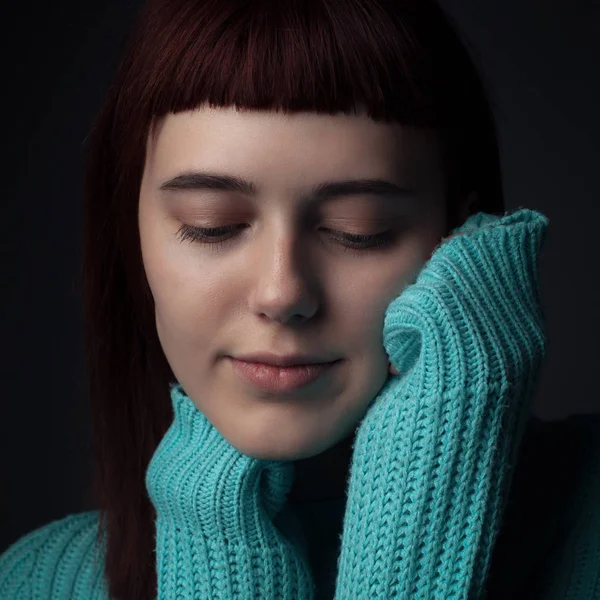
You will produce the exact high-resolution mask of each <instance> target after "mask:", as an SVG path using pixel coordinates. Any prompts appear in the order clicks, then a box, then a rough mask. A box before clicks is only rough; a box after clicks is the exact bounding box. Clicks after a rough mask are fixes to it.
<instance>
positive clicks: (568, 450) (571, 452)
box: [487, 414, 600, 600]
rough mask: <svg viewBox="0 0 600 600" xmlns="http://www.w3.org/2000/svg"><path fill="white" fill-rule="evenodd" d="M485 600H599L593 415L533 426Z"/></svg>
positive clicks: (598, 479) (599, 483)
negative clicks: (513, 599)
mask: <svg viewBox="0 0 600 600" xmlns="http://www.w3.org/2000/svg"><path fill="white" fill-rule="evenodd" d="M487 592H488V595H487V600H505V599H506V598H527V599H528V600H598V599H599V598H600V415H598V414H578V415H571V416H570V417H567V418H565V419H562V420H558V421H543V420H538V419H535V418H534V419H532V420H531V422H530V427H529V431H528V434H527V436H526V437H525V439H524V442H523V451H522V453H521V456H520V458H519V462H518V465H517V469H516V473H515V477H514V482H513V485H512V488H511V492H510V499H509V503H508V506H507V509H506V511H505V516H504V522H503V527H502V530H501V531H500V535H499V536H498V541H497V543H496V545H495V547H494V558H493V560H492V570H491V573H490V576H489V577H488V580H487Z"/></svg>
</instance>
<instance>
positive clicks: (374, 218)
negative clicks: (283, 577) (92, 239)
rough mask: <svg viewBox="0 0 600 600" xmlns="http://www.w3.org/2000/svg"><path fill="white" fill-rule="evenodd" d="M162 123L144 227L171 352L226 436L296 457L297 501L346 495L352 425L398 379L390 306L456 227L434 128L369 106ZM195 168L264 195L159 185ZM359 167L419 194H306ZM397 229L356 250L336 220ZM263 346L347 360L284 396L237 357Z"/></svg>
mask: <svg viewBox="0 0 600 600" xmlns="http://www.w3.org/2000/svg"><path fill="white" fill-rule="evenodd" d="M155 125H156V127H155V128H154V129H153V130H152V132H151V134H150V135H149V137H148V144H147V152H146V163H145V168H144V173H143V178H142V183H141V187H140V195H139V228H140V238H141V247H142V257H143V262H144V268H145V272H146V276H147V278H148V282H149V285H150V289H151V290H152V294H153V297H154V301H155V315H156V327H157V331H158V335H159V338H160V341H161V344H162V347H163V350H164V352H165V355H166V357H167V360H168V361H169V363H170V365H171V368H172V370H173V372H174V374H175V376H176V377H177V380H178V381H179V382H180V383H181V384H182V386H183V388H184V389H185V391H186V393H187V394H188V395H189V397H190V398H191V399H192V401H193V402H194V403H195V404H196V406H197V407H198V409H199V410H200V411H201V412H202V413H203V414H204V415H205V416H206V417H207V418H208V419H209V420H210V421H211V423H212V424H213V425H214V426H215V428H216V429H217V430H218V431H219V432H220V433H221V434H222V435H223V436H224V438H225V439H227V441H228V442H229V443H230V444H231V445H233V446H234V447H235V448H237V449H238V450H239V451H241V452H243V453H245V454H248V455H250V456H253V457H256V458H261V459H272V460H292V461H295V464H296V479H295V482H294V488H293V490H292V494H291V498H293V499H296V500H298V501H300V500H306V499H316V498H329V497H335V496H338V495H339V494H340V493H343V490H344V488H345V481H346V474H347V468H348V464H349V459H350V456H351V444H352V440H353V436H354V431H355V429H356V427H357V425H358V424H359V422H360V420H361V419H362V417H363V416H364V414H365V412H366V409H367V407H368V405H369V403H370V402H371V400H372V399H373V398H374V397H375V396H376V394H377V393H378V392H379V390H380V389H381V388H382V386H383V385H384V383H385V382H386V380H387V377H388V376H389V370H388V369H389V365H388V356H387V355H386V353H385V350H384V348H383V340H382V330H383V319H384V313H385V309H386V307H387V306H388V304H389V303H390V302H391V301H392V300H393V299H394V298H395V297H396V296H397V295H399V294H400V293H401V292H402V290H403V289H404V288H405V287H406V285H408V284H409V283H411V282H412V281H413V280H414V277H415V276H416V274H417V273H418V271H419V270H420V269H421V268H422V266H423V265H424V263H425V262H426V261H427V260H428V258H429V257H430V256H431V253H432V251H433V250H434V248H435V247H436V246H437V245H438V244H439V243H440V241H441V239H442V238H443V237H444V236H445V235H446V234H447V231H446V223H445V213H444V210H445V191H444V190H445V175H444V169H443V166H442V162H441V153H440V146H439V142H438V139H437V137H436V135H435V133H434V132H433V131H427V130H417V129H412V128H407V127H403V126H401V125H398V124H385V123H376V122H375V121H372V120H371V119H369V118H367V117H366V116H365V115H363V114H360V115H358V116H355V115H343V114H341V113H340V114H338V115H334V116H331V115H318V114H315V113H300V114H295V115H285V114H282V113H276V112H272V111H239V110H236V109H235V108H209V107H207V106H202V107H200V108H199V109H197V110H194V111H189V112H184V113H178V114H169V115H167V116H166V117H165V118H163V119H161V120H160V121H158V122H157V123H156V124H155ZM187 170H206V171H211V172H218V173H221V174H230V175H234V176H237V177H242V178H244V179H248V180H251V181H252V182H254V183H255V184H256V186H257V188H258V193H257V195H256V196H247V195H244V194H241V193H239V192H231V191H219V190H195V191H185V192H182V191H165V190H159V189H158V187H159V186H160V184H161V183H163V182H164V181H166V180H167V179H170V178H172V177H174V176H176V175H179V174H180V173H182V172H184V171H187ZM358 178H382V179H385V180H388V181H392V182H394V183H396V184H398V185H400V186H403V187H406V188H408V189H409V190H411V191H412V194H411V195H409V196H406V197H397V198H394V199H393V200H392V201H390V200H382V199H379V198H377V197H375V196H373V195H367V194H363V195H360V196H343V197H338V198H334V199H330V200H324V201H319V202H315V201H313V200H311V199H310V198H307V197H306V194H308V192H309V190H310V188H311V187H312V186H314V185H316V184H319V183H322V182H324V181H330V180H345V179H358ZM463 210H468V209H467V207H465V208H464V209H463ZM466 214H467V213H465V216H466ZM182 224H187V225H190V226H195V227H221V226H227V225H246V227H245V228H244V229H241V228H238V229H237V230H236V231H234V232H233V233H232V234H227V235H228V236H229V239H227V240H226V241H224V243H223V244H221V245H215V244H211V243H203V242H200V241H190V240H182V239H181V238H180V237H179V236H178V230H179V229H180V227H181V226H182ZM389 229H392V230H394V231H396V232H397V236H396V238H395V240H394V241H393V242H392V243H391V244H390V245H388V246H386V247H384V248H381V249H379V248H374V249H366V250H351V249H346V251H345V249H344V245H343V243H342V242H340V241H339V240H337V239H335V237H332V235H333V236H334V235H337V234H332V233H331V231H329V230H335V231H336V232H338V231H339V232H344V233H350V234H360V235H365V234H374V233H379V232H383V231H386V230H389ZM225 237H227V236H225ZM258 351H271V352H274V353H276V354H290V353H295V352H301V353H309V354H314V355H317V356H319V357H323V358H327V359H329V360H333V359H343V360H342V362H341V363H340V364H338V365H337V366H336V367H335V368H334V369H332V370H331V371H330V372H329V373H328V374H327V375H325V376H323V377H321V378H319V380H317V382H315V383H314V384H311V386H309V387H307V388H304V389H301V390H300V391H298V392H296V393H294V394H291V395H286V396H274V395H269V394H265V393H264V392H261V391H260V390H257V389H254V388H252V387H250V386H249V385H248V384H245V383H244V382H243V381H242V380H241V379H240V378H239V377H238V376H237V375H236V373H235V372H234V371H233V369H232V365H231V361H230V360H229V359H228V358H227V356H236V355H241V354H248V353H252V352H258ZM315 482H318V485H315Z"/></svg>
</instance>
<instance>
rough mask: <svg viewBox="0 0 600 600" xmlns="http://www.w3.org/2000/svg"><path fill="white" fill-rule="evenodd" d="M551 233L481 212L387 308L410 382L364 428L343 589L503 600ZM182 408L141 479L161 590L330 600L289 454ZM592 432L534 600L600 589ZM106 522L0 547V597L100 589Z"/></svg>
mask: <svg viewBox="0 0 600 600" xmlns="http://www.w3.org/2000/svg"><path fill="white" fill-rule="evenodd" d="M546 227H547V219H546V217H544V216H543V215H541V214H540V213H537V212H535V211H530V210H525V209H522V210H519V211H516V212H514V213H512V214H509V215H506V216H504V217H502V218H500V217H492V216H491V215H485V214H483V213H480V214H479V215H476V216H475V217H472V218H471V219H470V220H469V221H467V223H466V224H465V226H463V227H462V228H460V229H459V230H458V231H459V232H460V233H464V234H465V235H461V236H458V237H455V238H453V239H452V240H450V241H446V242H445V243H444V244H442V245H441V247H439V248H438V249H437V251H436V252H435V253H434V255H433V257H432V258H431V259H430V261H428V263H427V264H426V265H425V268H424V269H423V270H422V271H421V273H420V274H419V276H418V277H417V279H416V281H415V282H414V283H413V284H411V285H409V286H408V287H407V288H406V289H405V290H404V292H403V293H402V294H401V295H400V296H399V297H398V298H397V299H396V300H394V302H392V303H391V305H390V307H389V308H388V311H387V312H386V317H385V325H384V346H385V348H386V351H387V353H388V355H389V356H390V358H391V360H392V362H393V364H394V365H395V366H396V367H397V368H398V369H399V370H400V375H399V376H397V377H391V378H390V379H389V380H388V381H387V382H386V384H385V385H384V387H383V388H382V390H381V391H380V393H379V394H378V395H377V397H376V398H375V399H374V401H373V402H372V403H371V405H370V406H369V407H368V410H367V413H366V415H365V417H364V418H363V419H362V421H361V423H360V424H359V425H358V427H357V432H356V439H355V442H354V447H353V454H352V462H351V465H350V476H349V480H348V488H347V494H346V500H345V506H343V523H342V525H343V527H342V531H341V534H340V536H339V542H340V546H339V553H338V554H337V563H336V564H337V569H336V575H335V582H331V583H332V584H334V585H333V586H332V589H334V590H335V591H334V594H335V600H384V599H385V600H389V599H403V600H425V599H427V600H433V599H436V600H442V599H443V600H448V599H464V600H467V599H468V600H471V599H473V600H479V599H484V598H486V594H488V595H489V597H492V596H493V592H494V590H492V589H489V588H488V587H487V583H488V580H489V575H490V572H491V563H492V556H493V551H494V547H495V546H496V543H497V542H498V540H499V533H500V532H501V529H502V524H503V517H504V516H505V512H506V509H507V506H509V505H510V502H509V501H508V500H509V491H510V490H511V487H512V483H513V482H514V480H515V478H514V472H515V469H514V466H515V464H516V463H517V459H518V455H519V451H520V449H521V447H522V444H521V442H522V440H523V432H524V431H525V426H526V423H527V415H528V412H529V408H530V400H531V397H532V395H533V392H534V390H535V385H536V381H537V377H538V374H539V369H540V366H541V364H542V362H543V358H544V354H545V334H544V327H543V318H542V312H541V308H540V306H539V298H538V284H537V258H538V253H539V250H540V248H541V246H542V243H543V239H544V236H545V231H546ZM171 401H172V406H173V415H174V418H173V423H172V425H171V427H170V428H169V429H168V431H167V432H166V434H165V436H164V438H163V439H162V441H161V443H160V444H159V446H158V448H157V449H156V451H155V453H154V455H153V458H152V460H151V462H150V464H149V466H148V469H147V473H146V487H147V490H148V494H149V496H150V499H151V501H152V503H153V504H154V506H155V508H156V512H157V519H156V523H155V528H156V567H157V569H156V570H157V575H158V598H159V600H184V599H194V600H196V599H198V600H200V599H204V600H217V599H219V600H260V599H261V600H309V599H310V600H315V598H316V597H323V596H322V589H321V588H317V587H316V585H315V578H314V576H313V573H314V568H312V566H311V565H314V558H315V557H314V552H315V551H316V550H315V548H314V547H312V548H311V547H310V545H309V544H308V543H307V535H306V534H307V533H308V531H307V530H305V531H303V530H302V529H301V528H299V527H295V528H294V527H284V526H283V524H282V519H281V517H282V516H283V515H284V514H287V515H289V514H290V513H291V514H292V515H293V514H294V507H292V506H290V505H289V504H288V503H286V498H287V494H288V492H289V491H290V489H291V485H292V482H293V476H294V467H293V463H291V462H286V461H265V460H259V459H255V458H251V457H249V456H246V455H244V454H242V453H240V452H239V451H237V450H236V449H234V448H233V447H232V446H231V445H230V444H229V443H228V442H227V441H226V440H225V439H224V438H223V437H222V436H221V434H220V433H219V432H218V431H217V430H216V429H215V428H214V427H213V426H212V424H211V423H210V422H209V421H208V419H206V417H205V416H204V415H203V414H202V413H201V412H200V411H199V410H198V408H197V407H196V406H195V404H194V403H193V402H192V401H191V399H190V398H189V397H188V396H187V395H186V393H185V391H184V390H183V388H182V387H181V386H180V385H179V384H173V385H172V386H171ZM599 431H600V429H599V428H596V430H595V433H598V432H599ZM589 439H590V443H589V444H588V445H586V447H585V452H584V453H583V454H584V455H585V456H583V457H582V466H581V470H580V472H579V477H578V479H577V480H576V481H575V483H574V484H573V485H572V490H571V492H572V493H571V494H570V495H569V496H568V500H567V501H565V502H564V503H563V504H562V505H561V508H560V511H559V512H557V514H556V515H555V516H556V519H555V520H554V521H553V522H548V532H552V535H549V536H547V537H546V538H545V541H544V544H543V545H542V547H541V548H540V549H539V553H538V554H537V555H536V556H537V558H536V559H535V560H534V562H533V563H532V566H531V571H530V574H531V577H533V576H534V574H535V577H537V580H536V582H535V585H532V582H531V580H529V581H528V584H529V587H528V588H527V589H532V590H533V589H535V594H536V595H535V596H534V595H530V596H527V597H528V598H532V599H533V598H538V599H540V600H558V599H561V600H564V599H570V600H592V599H596V600H597V599H599V598H600V581H599V580H600V442H599V441H598V439H597V438H594V439H593V440H592V437H591V436H590V438H589ZM513 489H514V488H513ZM548 502H551V500H550V499H548ZM296 516H298V513H296ZM97 526H98V522H97V512H96V511H91V512H86V513H82V514H77V515H70V516H68V517H65V518H63V519H60V520H57V521H53V522H51V523H49V524H47V525H45V526H43V527H41V528H39V529H37V530H35V531H33V532H30V533H28V534H27V535H25V536H23V537H22V538H21V539H19V540H17V542H15V543H14V544H13V545H12V546H10V547H9V548H8V549H7V550H6V551H5V552H4V553H3V554H2V555H1V556H0V598H1V599H2V600H13V599H15V600H16V599H33V598H35V599H46V598H47V599H65V600H66V599H67V598H69V599H77V600H79V599H81V600H83V599H85V600H95V599H102V600H107V599H108V594H107V584H106V581H105V579H104V570H103V551H104V547H96V545H95V534H96V529H97ZM523 531H524V532H525V528H524V529H523ZM513 535H514V534H513ZM500 539H503V538H502V536H500ZM513 539H514V543H515V544H519V543H520V542H519V540H520V538H519V536H518V535H517V536H515V537H514V538H513ZM523 539H525V536H523ZM559 541H560V546H557V545H556V544H557V543H558V542H559ZM550 550H552V551H550ZM515 551H516V547H515ZM534 567H535V568H534ZM521 575H522V574H521ZM506 576H507V577H509V578H510V576H511V573H510V572H508V571H507V572H506ZM522 580H523V581H525V580H527V575H525V576H524V577H523V576H522ZM507 589H508V588H507ZM522 589H525V588H522ZM496 597H498V596H496ZM511 597H515V596H511Z"/></svg>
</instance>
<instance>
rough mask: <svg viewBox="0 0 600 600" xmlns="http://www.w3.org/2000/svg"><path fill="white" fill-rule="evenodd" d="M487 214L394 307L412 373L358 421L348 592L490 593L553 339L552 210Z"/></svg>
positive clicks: (391, 383)
mask: <svg viewBox="0 0 600 600" xmlns="http://www.w3.org/2000/svg"><path fill="white" fill-rule="evenodd" d="M484 217H486V215H484ZM481 223H482V224H483V226H482V227H481V229H480V230H478V231H476V232H475V233H473V234H472V235H464V236H458V237H455V238H453V239H451V240H450V241H448V242H446V243H445V244H443V245H442V246H441V248H440V249H439V250H438V251H437V252H436V253H434V255H433V257H432V258H431V259H430V261H429V264H427V265H425V268H424V269H423V270H422V272H421V273H420V274H419V277H418V278H417V281H416V283H415V284H413V285H411V286H408V287H407V288H406V289H405V291H404V292H403V293H402V294H401V295H400V297H399V298H397V299H396V300H395V301H394V302H392V304H391V306H390V307H389V309H388V311H387V312H386V318H385V326H384V346H385V347H386V351H387V353H388V355H389V356H390V358H391V360H392V362H393V364H394V366H396V367H397V368H398V370H399V371H400V375H399V376H398V377H392V378H390V379H389V380H388V381H387V382H386V384H385V385H384V386H383V388H382V390H381V392H380V393H379V394H378V396H377V398H376V399H375V401H374V403H373V405H372V406H371V407H369V409H368V411H367V414H366V416H365V417H364V419H363V420H362V422H361V424H360V426H359V428H358V430H357V435H356V439H355V442H354V449H353V456H352V463H351V466H350V479H349V487H348V503H347V507H346V513H345V516H344V531H343V534H342V540H341V543H342V546H341V553H340V557H339V561H338V576H337V582H336V596H335V597H336V600H346V599H347V598H353V599H354V600H375V599H377V600H384V599H385V600H391V599H403V600H448V599H461V600H462V599H464V600H467V599H469V600H471V599H473V600H475V599H480V598H484V597H485V578H486V575H487V572H488V569H489V565H490V559H491V554H492V549H493V544H494V541H495V539H496V536H497V534H498V531H499V527H500V523H501V516H502V511H503V508H504V505H505V503H506V499H507V495H508V494H507V492H508V489H509V487H510V480H511V477H512V467H513V464H514V459H515V454H516V453H517V451H518V446H519V442H520V439H521V437H522V433H523V429H524V424H525V420H526V419H525V415H526V414H527V412H528V410H527V409H528V408H529V406H530V400H531V397H532V394H533V391H534V388H535V385H536V380H537V377H538V372H539V368H540V366H541V363H542V360H543V357H544V353H545V333H544V322H543V318H542V314H541V309H540V306H539V297H538V292H539V290H538V285H537V252H538V250H539V249H540V247H541V244H542V241H543V239H544V234H545V229H546V225H547V219H546V218H545V217H544V216H543V215H541V214H540V213H536V212H535V211H527V210H522V211H519V212H517V213H515V214H513V215H509V216H506V217H504V218H503V219H502V220H501V221H497V222H496V220H495V219H493V218H491V217H490V220H489V223H488V222H487V221H486V220H485V219H483V220H482V221H481ZM472 224H473V221H471V225H472Z"/></svg>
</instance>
